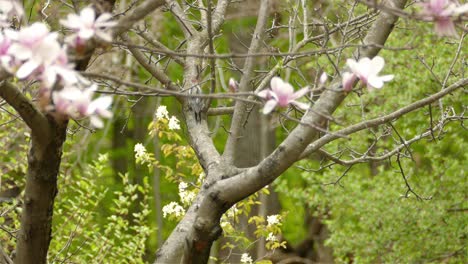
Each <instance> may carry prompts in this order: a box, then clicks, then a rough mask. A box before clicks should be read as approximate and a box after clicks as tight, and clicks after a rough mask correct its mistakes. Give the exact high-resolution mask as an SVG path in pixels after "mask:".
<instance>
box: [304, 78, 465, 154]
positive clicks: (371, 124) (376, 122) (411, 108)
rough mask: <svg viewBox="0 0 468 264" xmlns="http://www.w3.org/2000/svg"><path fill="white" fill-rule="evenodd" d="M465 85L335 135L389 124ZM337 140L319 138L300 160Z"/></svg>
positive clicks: (441, 92)
mask: <svg viewBox="0 0 468 264" xmlns="http://www.w3.org/2000/svg"><path fill="white" fill-rule="evenodd" d="M467 84H468V78H465V79H462V80H460V81H458V82H456V83H454V84H452V85H450V86H449V87H447V88H446V89H445V90H442V91H440V92H438V93H435V94H433V95H431V96H429V97H427V98H424V99H421V100H419V101H416V102H414V103H412V104H410V105H408V106H405V107H403V108H400V109H398V110H397V111H395V112H392V113H390V114H388V115H385V116H382V117H377V118H374V119H371V120H367V121H363V122H360V123H357V124H355V125H352V126H349V127H347V128H344V129H341V130H338V131H336V132H335V133H337V134H339V135H350V134H352V133H355V132H358V131H361V130H363V129H367V128H370V127H375V126H378V125H382V124H385V123H387V122H390V121H392V120H395V119H397V118H398V117H400V116H402V115H404V114H407V113H409V112H412V111H414V110H417V109H420V108H422V107H424V106H426V105H428V104H431V103H433V102H435V101H437V100H439V99H440V98H442V97H444V96H446V95H448V94H450V93H452V92H454V91H455V90H457V89H460V88H462V87H465V86H466V85H467ZM337 138H338V136H337V135H332V134H328V135H325V136H323V137H321V138H320V139H318V140H316V141H314V142H313V143H312V144H310V145H309V146H308V147H307V148H306V149H305V150H304V152H303V153H302V154H301V156H300V158H305V157H306V156H308V155H310V154H311V153H313V152H314V151H317V150H318V149H319V148H321V147H322V146H324V145H325V144H327V143H329V142H331V141H333V140H335V139H337Z"/></svg>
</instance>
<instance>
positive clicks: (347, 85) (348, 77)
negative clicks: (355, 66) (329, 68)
mask: <svg viewBox="0 0 468 264" xmlns="http://www.w3.org/2000/svg"><path fill="white" fill-rule="evenodd" d="M342 77H343V80H342V83H343V90H345V91H347V92H349V91H351V90H352V89H353V85H354V82H355V81H356V75H354V74H352V73H349V72H344V73H343V75H342Z"/></svg>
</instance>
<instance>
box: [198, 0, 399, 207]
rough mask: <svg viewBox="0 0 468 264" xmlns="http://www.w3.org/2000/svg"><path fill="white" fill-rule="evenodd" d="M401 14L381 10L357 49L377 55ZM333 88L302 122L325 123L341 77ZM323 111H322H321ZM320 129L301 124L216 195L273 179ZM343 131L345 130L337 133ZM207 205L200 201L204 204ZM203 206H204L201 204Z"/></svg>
mask: <svg viewBox="0 0 468 264" xmlns="http://www.w3.org/2000/svg"><path fill="white" fill-rule="evenodd" d="M405 4H406V0H394V1H392V5H393V6H395V7H398V8H403V7H404V6H405ZM397 19H398V17H397V16H394V15H392V14H387V13H381V14H380V15H379V16H378V18H377V19H376V21H375V22H374V24H373V25H372V27H371V28H370V29H369V32H368V33H367V35H366V37H365V39H364V41H363V42H364V44H371V46H370V47H364V48H361V49H359V50H358V51H357V54H360V55H361V56H362V57H374V56H375V55H376V54H377V53H378V52H379V50H380V48H379V46H381V45H383V44H384V43H385V42H386V40H387V38H388V36H389V35H390V33H391V31H392V29H393V27H394V25H395V23H396V21H397ZM331 86H332V88H331V89H327V90H326V91H325V92H324V93H323V94H322V95H321V97H320V98H319V100H318V101H317V102H316V103H315V105H314V106H313V108H312V109H313V111H308V112H307V113H306V114H305V115H304V116H303V118H302V122H301V123H305V124H313V125H315V126H323V125H324V122H325V121H326V118H325V117H324V116H331V115H332V113H333V112H334V111H335V109H336V108H337V107H338V106H339V105H340V103H341V102H342V101H343V100H344V99H345V97H346V94H345V93H344V92H336V91H337V90H338V89H340V87H341V80H339V79H337V80H334V82H333V84H332V85H331ZM319 113H322V114H319ZM317 133H318V130H317V129H315V128H313V127H312V126H307V125H304V124H299V125H298V126H297V127H296V128H295V129H294V130H293V131H291V133H290V134H289V135H288V137H287V138H286V139H285V140H284V141H283V142H282V143H281V144H280V145H279V146H278V148H276V149H275V151H273V153H272V154H270V155H269V156H268V157H267V158H266V159H264V160H263V161H262V162H260V164H258V165H257V166H255V167H252V168H249V169H247V170H246V171H244V172H243V173H241V174H239V175H236V176H234V177H232V178H229V179H225V180H222V181H219V182H218V183H217V184H216V186H214V188H213V192H216V193H218V194H219V195H218V197H217V199H220V200H221V201H225V202H227V203H236V202H237V201H239V200H241V199H243V198H245V197H247V196H248V195H251V194H253V193H255V192H256V191H258V190H260V189H261V188H263V187H264V186H266V185H267V184H269V183H271V182H272V181H273V180H274V179H276V178H277V177H278V176H279V175H280V174H281V173H283V172H284V171H285V170H286V169H287V168H289V167H290V166H291V165H292V164H293V163H294V162H296V161H297V160H298V159H299V158H300V157H301V154H302V152H303V150H304V149H305V148H306V146H307V145H308V144H309V142H310V141H311V140H312V139H313V138H314V137H316V135H317ZM337 134H340V135H341V134H344V133H336V134H335V136H336V135H337ZM203 206H204V205H201V207H203ZM200 210H201V208H200Z"/></svg>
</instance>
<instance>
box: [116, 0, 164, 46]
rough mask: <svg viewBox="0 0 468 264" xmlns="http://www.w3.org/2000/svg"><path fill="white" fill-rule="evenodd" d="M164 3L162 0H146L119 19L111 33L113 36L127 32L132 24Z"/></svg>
mask: <svg viewBox="0 0 468 264" xmlns="http://www.w3.org/2000/svg"><path fill="white" fill-rule="evenodd" d="M164 4H165V1H164V0H147V1H145V2H143V3H141V4H140V5H139V6H137V7H136V8H135V9H133V10H131V11H130V12H129V13H128V14H126V15H125V16H123V17H122V18H121V19H119V21H118V24H117V26H115V27H114V30H113V32H112V34H113V35H114V38H115V37H117V36H120V35H121V34H122V33H124V32H127V31H128V30H129V29H130V28H131V27H132V26H133V24H135V23H136V22H138V21H140V20H142V19H144V18H145V17H146V16H147V15H148V14H149V13H151V12H153V11H154V10H156V9H158V8H159V7H161V6H163V5H164Z"/></svg>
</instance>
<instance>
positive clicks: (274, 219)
mask: <svg viewBox="0 0 468 264" xmlns="http://www.w3.org/2000/svg"><path fill="white" fill-rule="evenodd" d="M280 220H281V219H280V216H279V215H269V216H267V222H268V225H269V226H272V225H277V224H279V223H280Z"/></svg>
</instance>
